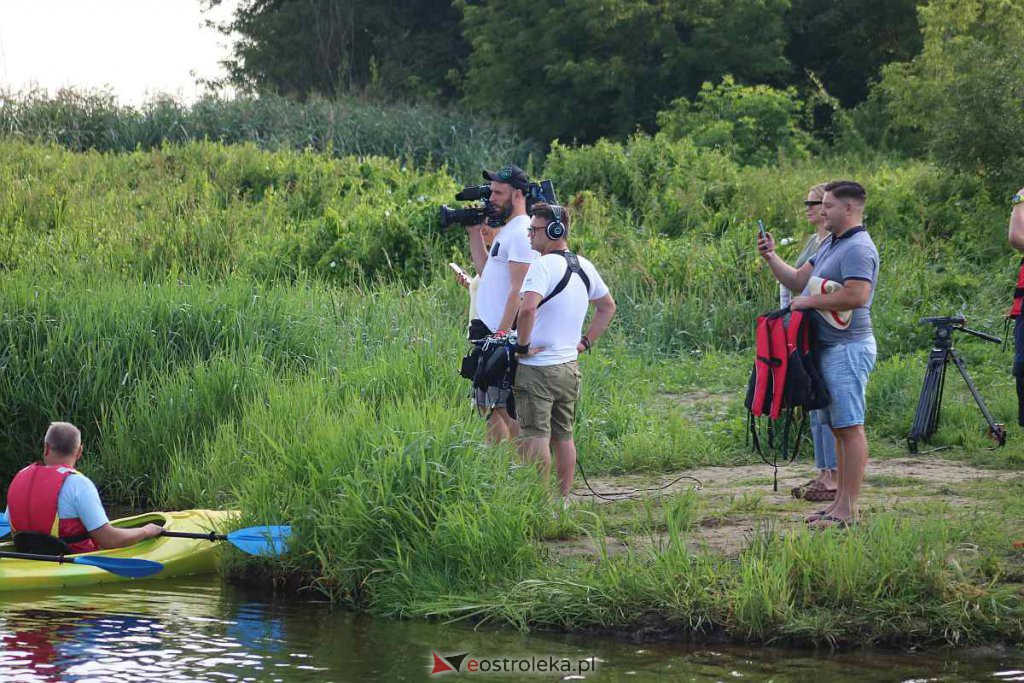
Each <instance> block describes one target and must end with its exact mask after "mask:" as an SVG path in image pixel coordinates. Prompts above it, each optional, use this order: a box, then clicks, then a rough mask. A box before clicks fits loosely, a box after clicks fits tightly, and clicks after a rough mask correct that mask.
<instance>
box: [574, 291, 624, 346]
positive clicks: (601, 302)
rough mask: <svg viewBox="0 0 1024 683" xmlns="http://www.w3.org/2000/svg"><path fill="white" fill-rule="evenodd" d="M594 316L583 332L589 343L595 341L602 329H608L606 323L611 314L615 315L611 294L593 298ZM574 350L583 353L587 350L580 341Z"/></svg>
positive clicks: (610, 318)
mask: <svg viewBox="0 0 1024 683" xmlns="http://www.w3.org/2000/svg"><path fill="white" fill-rule="evenodd" d="M593 303H594V308H595V309H596V310H595V311H594V317H593V318H591V319H590V325H589V326H588V327H587V331H586V332H584V333H583V336H585V337H586V338H587V339H588V340H590V343H591V344H593V343H594V342H596V341H597V340H598V339H599V338H600V337H601V335H602V334H604V331H605V330H607V329H608V324H609V323H610V322H611V321H612V316H614V315H615V299H613V298H612V295H611V294H610V293H609V294H605V295H604V296H602V297H601V298H600V299H594V302H593ZM576 350H577V351H579V352H580V353H583V352H584V351H586V350H587V347H586V346H584V344H583V342H580V343H579V344H578V345H577V346H576Z"/></svg>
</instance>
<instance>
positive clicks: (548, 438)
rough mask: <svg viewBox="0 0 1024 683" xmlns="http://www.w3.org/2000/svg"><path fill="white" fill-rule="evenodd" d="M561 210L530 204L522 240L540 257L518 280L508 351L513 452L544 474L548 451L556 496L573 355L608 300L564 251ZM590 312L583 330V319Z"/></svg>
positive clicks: (596, 329) (590, 336)
mask: <svg viewBox="0 0 1024 683" xmlns="http://www.w3.org/2000/svg"><path fill="white" fill-rule="evenodd" d="M568 235H569V213H568V211H567V210H566V209H565V208H564V207H560V206H554V205H549V204H544V203H539V204H537V205H535V206H534V207H533V219H532V220H531V222H530V242H531V244H532V245H533V248H534V249H536V250H537V251H538V252H539V253H540V257H539V258H538V259H537V260H536V261H534V263H533V265H532V266H530V270H529V272H528V273H527V275H526V279H525V281H524V282H523V286H522V290H521V293H522V297H523V303H522V306H521V307H520V309H519V345H518V346H517V347H516V354H517V357H518V359H519V367H518V369H517V370H516V382H515V395H516V410H517V413H518V415H519V429H520V441H519V452H520V454H521V455H522V456H523V458H524V459H525V460H528V461H531V462H536V463H537V465H538V467H539V468H540V470H541V472H543V473H544V475H545V476H547V474H548V473H549V472H550V470H551V455H552V452H554V456H555V463H556V466H557V469H558V490H559V493H560V494H561V496H562V498H563V499H564V498H565V497H566V496H567V495H568V494H569V490H570V489H571V488H572V481H573V474H574V472H575V469H576V444H575V442H574V441H573V423H574V421H575V418H576V400H577V399H578V398H579V394H580V371H579V368H578V366H577V364H576V358H577V357H578V356H579V354H580V353H581V352H583V351H586V350H588V349H590V346H591V345H592V344H593V343H594V342H595V341H597V339H598V337H600V336H601V335H602V334H603V333H604V331H605V330H606V329H607V328H608V323H609V322H610V321H611V319H612V316H613V315H615V300H614V299H612V295H611V294H610V293H609V292H608V287H607V286H606V285H605V283H604V280H602V279H601V275H600V274H599V273H598V272H597V269H596V268H594V264H592V263H591V262H590V261H588V260H587V259H585V258H583V257H581V256H577V255H576V254H573V253H572V252H571V251H569V246H568V242H567V239H568ZM591 303H593V304H594V306H595V308H596V311H595V313H594V316H593V318H592V319H591V321H590V326H589V327H588V328H587V332H586V334H580V333H581V332H582V331H583V323H584V320H585V319H586V317H587V310H588V309H589V308H590V304H591Z"/></svg>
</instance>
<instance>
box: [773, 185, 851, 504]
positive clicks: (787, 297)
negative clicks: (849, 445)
mask: <svg viewBox="0 0 1024 683" xmlns="http://www.w3.org/2000/svg"><path fill="white" fill-rule="evenodd" d="M824 196H825V183H821V184H819V185H815V186H814V187H812V188H811V189H810V190H808V191H807V198H806V199H805V200H804V212H805V215H806V217H807V222H808V223H810V224H811V225H813V226H814V234H813V235H811V237H810V238H809V239H808V240H807V244H805V245H804V248H803V250H802V251H801V252H800V255H799V256H797V258H796V262H795V263H794V264H793V266H794V267H795V268H799V267H800V266H802V265H804V264H805V263H807V261H809V260H810V259H811V258H812V257H813V256H814V255H815V254H817V253H818V249H820V248H821V245H823V244H824V243H825V239H826V238H827V237H828V235H829V232H828V230H827V229H826V228H825V217H824V216H823V215H822V213H821V200H822V198H823V197H824ZM799 294H800V292H791V291H789V289H787V288H786V286H785V285H779V305H780V306H781V307H782V308H785V307H786V306H789V302H790V301H791V300H792V298H793V296H794V295H799ZM821 417H822V412H821V411H819V410H812V411H811V414H810V420H811V439H812V440H813V441H814V466H815V467H816V468H817V469H818V476H816V477H815V478H814V479H811V480H810V481H808V482H807V483H805V484H802V485H800V486H797V487H795V488H794V489H793V495H794V496H796V497H797V498H803V499H805V500H809V501H815V502H818V501H827V500H835V496H836V485H837V484H838V482H837V481H836V467H837V464H836V444H835V438H834V437H833V436H832V430H831V429H830V427H829V425H828V424H826V423H823V422H822V419H821Z"/></svg>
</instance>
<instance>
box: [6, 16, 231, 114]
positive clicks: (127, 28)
mask: <svg viewBox="0 0 1024 683" xmlns="http://www.w3.org/2000/svg"><path fill="white" fill-rule="evenodd" d="M237 4H238V0H224V2H223V4H222V6H221V7H219V8H218V9H217V10H216V12H215V13H213V14H210V15H206V14H203V13H202V12H201V8H202V6H201V4H200V2H199V0H0V89H5V90H12V89H13V90H15V91H18V90H25V89H27V88H29V87H33V86H35V87H40V88H45V89H47V90H49V91H50V92H51V93H53V92H55V91H56V90H57V89H58V88H61V87H67V86H77V87H84V88H101V87H108V88H109V89H110V90H112V91H113V92H114V93H115V94H116V95H117V96H118V98H119V100H120V101H121V102H122V103H125V104H139V103H141V102H143V101H145V100H146V99H148V97H149V96H150V95H153V94H156V93H170V94H173V95H176V96H178V97H180V98H182V99H184V100H185V101H187V102H191V101H193V100H195V98H196V97H198V96H199V95H201V94H202V92H203V89H202V88H200V87H197V86H196V85H195V81H196V79H197V78H218V77H220V76H222V75H223V73H224V70H223V68H222V67H221V66H220V65H219V64H218V62H219V61H220V60H222V59H224V58H226V57H228V56H229V54H230V41H229V38H228V37H227V36H224V35H221V34H220V33H218V32H217V31H216V30H214V29H212V28H206V27H205V26H204V25H203V23H204V20H206V19H208V18H214V19H217V20H222V19H226V18H228V17H230V16H231V13H232V11H233V10H234V8H235V6H236V5H237Z"/></svg>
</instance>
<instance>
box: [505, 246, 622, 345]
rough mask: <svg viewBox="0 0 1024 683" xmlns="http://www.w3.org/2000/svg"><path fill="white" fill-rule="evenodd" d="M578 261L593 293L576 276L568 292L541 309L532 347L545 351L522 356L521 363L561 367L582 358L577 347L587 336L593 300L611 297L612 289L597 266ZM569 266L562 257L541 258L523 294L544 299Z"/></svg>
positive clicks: (567, 289) (549, 255) (524, 284)
mask: <svg viewBox="0 0 1024 683" xmlns="http://www.w3.org/2000/svg"><path fill="white" fill-rule="evenodd" d="M576 258H578V259H579V261H580V269H582V270H583V272H584V273H586V274H587V277H588V278H589V279H590V291H587V288H586V285H585V284H583V279H582V278H581V277H580V276H579V275H577V274H573V275H572V276H571V277H570V278H569V282H568V283H567V284H566V285H565V289H563V290H562V291H561V292H559V293H558V294H556V295H555V296H553V297H552V298H551V299H549V300H548V301H547V303H545V304H544V305H543V306H541V307H540V308H539V309H537V320H536V321H535V322H534V324H533V332H532V333H531V334H530V346H531V348H540V347H543V348H544V350H543V351H541V352H539V353H536V354H533V355H532V356H520V357H519V362H520V363H522V364H523V365H559V364H561V363H568V362H569V361H572V360H576V358H577V356H578V355H579V353H578V352H577V351H576V345H577V344H579V343H580V336H581V335H582V333H583V321H584V320H585V319H586V317H587V308H589V307H590V302H591V301H593V300H594V299H600V298H601V297H603V296H605V295H606V294H608V286H607V285H606V284H605V283H604V280H602V279H601V275H600V274H599V273H598V272H597V269H596V268H594V264H593V263H591V262H590V261H588V260H587V259H585V258H583V257H582V256H579V255H577V257H576ZM568 267H569V262H568V261H567V260H566V258H565V257H564V256H562V255H561V254H545V255H544V256H541V257H540V258H538V259H537V260H536V261H534V262H533V265H532V266H530V270H529V272H528V273H527V274H526V279H525V280H523V288H522V290H521V291H520V294H525V293H526V292H536V293H538V294H540V295H541V298H542V299H543V298H544V297H546V296H547V295H548V294H550V293H551V292H552V291H553V290H554V289H555V287H556V286H557V285H558V283H559V282H561V280H562V277H563V276H564V275H565V271H566V269H567V268H568Z"/></svg>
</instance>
